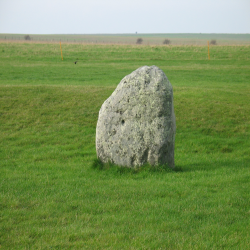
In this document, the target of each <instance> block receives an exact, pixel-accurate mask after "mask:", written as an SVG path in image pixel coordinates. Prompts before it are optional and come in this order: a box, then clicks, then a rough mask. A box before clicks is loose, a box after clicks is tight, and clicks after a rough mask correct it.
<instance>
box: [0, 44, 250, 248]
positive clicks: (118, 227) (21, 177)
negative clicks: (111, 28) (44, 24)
mask: <svg viewBox="0 0 250 250" xmlns="http://www.w3.org/2000/svg"><path fill="white" fill-rule="evenodd" d="M62 48H63V53H64V60H63V61H62V60H61V55H60V47H59V45H56V44H32V43H29V44H25V43H24V44H22V43H18V44H15V43H0V170H1V171H0V248H2V249H248V248H249V247H250V233H249V225H250V199H249V193H250V185H249V183H250V169H249V168H250V166H249V161H250V157H249V155H250V140H249V139H250V132H249V131H250V130H249V128H250V121H249V115H250V105H249V100H250V85H249V79H250V61H249V54H250V47H249V46H225V47H222V46H213V47H212V48H211V50H210V53H211V60H210V61H209V60H208V59H207V48H206V47H196V46H183V47H180V46H158V47H157V46H140V47H138V46H118V45H102V46H101V45H77V44H63V45H62ZM76 60H78V62H77V64H74V62H75V61H76ZM143 65H156V66H158V67H160V68H161V69H163V70H164V72H165V73H166V75H167V76H168V78H169V80H170V82H171V83H172V85H173V88H174V106H175V114H176V122H177V133H176V147H175V163H176V169H174V170H171V169H168V168H166V167H165V166H158V167H157V168H151V167H150V166H148V165H146V166H144V167H143V168H140V169H124V168H121V167H119V166H115V165H113V164H106V165H103V164H102V163H101V162H100V161H99V160H98V159H97V158H96V151H95V128H96V122H97V118H98V112H99V109H100V107H101V105H102V103H103V102H104V100H106V99H107V98H108V97H109V96H110V94H111V93H112V92H113V91H114V89H115V87H116V86H117V84H118V83H119V82H120V80H121V79H122V78H123V77H124V76H125V75H127V74H129V73H131V72H132V71H133V70H135V69H137V68H138V67H140V66H143Z"/></svg>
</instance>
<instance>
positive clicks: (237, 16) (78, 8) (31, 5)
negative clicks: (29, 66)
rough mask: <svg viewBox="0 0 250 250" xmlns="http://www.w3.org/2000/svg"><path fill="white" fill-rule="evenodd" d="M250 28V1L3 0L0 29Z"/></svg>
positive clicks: (226, 30)
mask: <svg viewBox="0 0 250 250" xmlns="http://www.w3.org/2000/svg"><path fill="white" fill-rule="evenodd" d="M136 31H137V32H138V33H250V0H0V33H19V34H117V33H135V32H136Z"/></svg>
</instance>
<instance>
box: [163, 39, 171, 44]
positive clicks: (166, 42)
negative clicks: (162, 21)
mask: <svg viewBox="0 0 250 250" xmlns="http://www.w3.org/2000/svg"><path fill="white" fill-rule="evenodd" d="M170 43H171V41H170V40H169V39H165V40H164V41H163V44H170Z"/></svg>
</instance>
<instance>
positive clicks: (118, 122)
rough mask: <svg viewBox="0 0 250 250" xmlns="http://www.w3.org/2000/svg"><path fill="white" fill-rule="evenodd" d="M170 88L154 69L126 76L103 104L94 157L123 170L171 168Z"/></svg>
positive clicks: (171, 111)
mask: <svg viewBox="0 0 250 250" xmlns="http://www.w3.org/2000/svg"><path fill="white" fill-rule="evenodd" d="M175 130H176V125H175V115H174V105H173V88H172V85H171V83H170V82H169V80H168V78H167V77H166V75H165V74H164V72H163V71H162V70H161V69H159V68H158V67H156V66H151V67H148V66H143V67H141V68H139V69H137V70H135V71H134V72H132V73H131V74H130V75H127V76H125V77H124V78H123V79H122V80H121V82H120V83H119V84H118V86H117V88H116V89H115V91H114V92H113V93H112V95H111V96H110V97H109V98H108V99H107V100H106V101H105V102H104V103H103V105H102V107H101V109H100V111H99V117H98V122H97V127H96V151H97V157H98V158H99V159H100V160H101V161H102V162H108V161H110V162H112V163H115V164H117V165H120V166H125V167H137V166H141V165H143V164H145V163H147V162H148V163H149V164H150V165H152V166H154V165H159V164H168V166H169V167H171V168H174V144H175Z"/></svg>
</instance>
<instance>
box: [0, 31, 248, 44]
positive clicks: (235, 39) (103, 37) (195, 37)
mask: <svg viewBox="0 0 250 250" xmlns="http://www.w3.org/2000/svg"><path fill="white" fill-rule="evenodd" d="M24 36H25V35H24V34H0V41H5V42H6V41H8V40H9V41H15V42H18V41H19V42H23V41H24ZM138 38H142V40H143V44H144V45H162V44H163V41H164V40H165V39H169V40H170V42H171V44H172V45H201V46H205V45H206V44H207V41H211V40H216V42H217V44H218V45H231V46H232V45H250V34H202V33H200V34H199V33H197V34H188V33H187V34H178V33H176V34H175V33H172V34H171V33H170V34H83V35H80V34H78V35H77V34H75V35H73V34H57V35H34V34H33V35H30V39H31V42H38V43H41V42H48V43H52V42H59V41H61V42H63V43H65V42H66V43H85V44H86V43H87V44H92V43H94V44H136V41H137V39H138Z"/></svg>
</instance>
